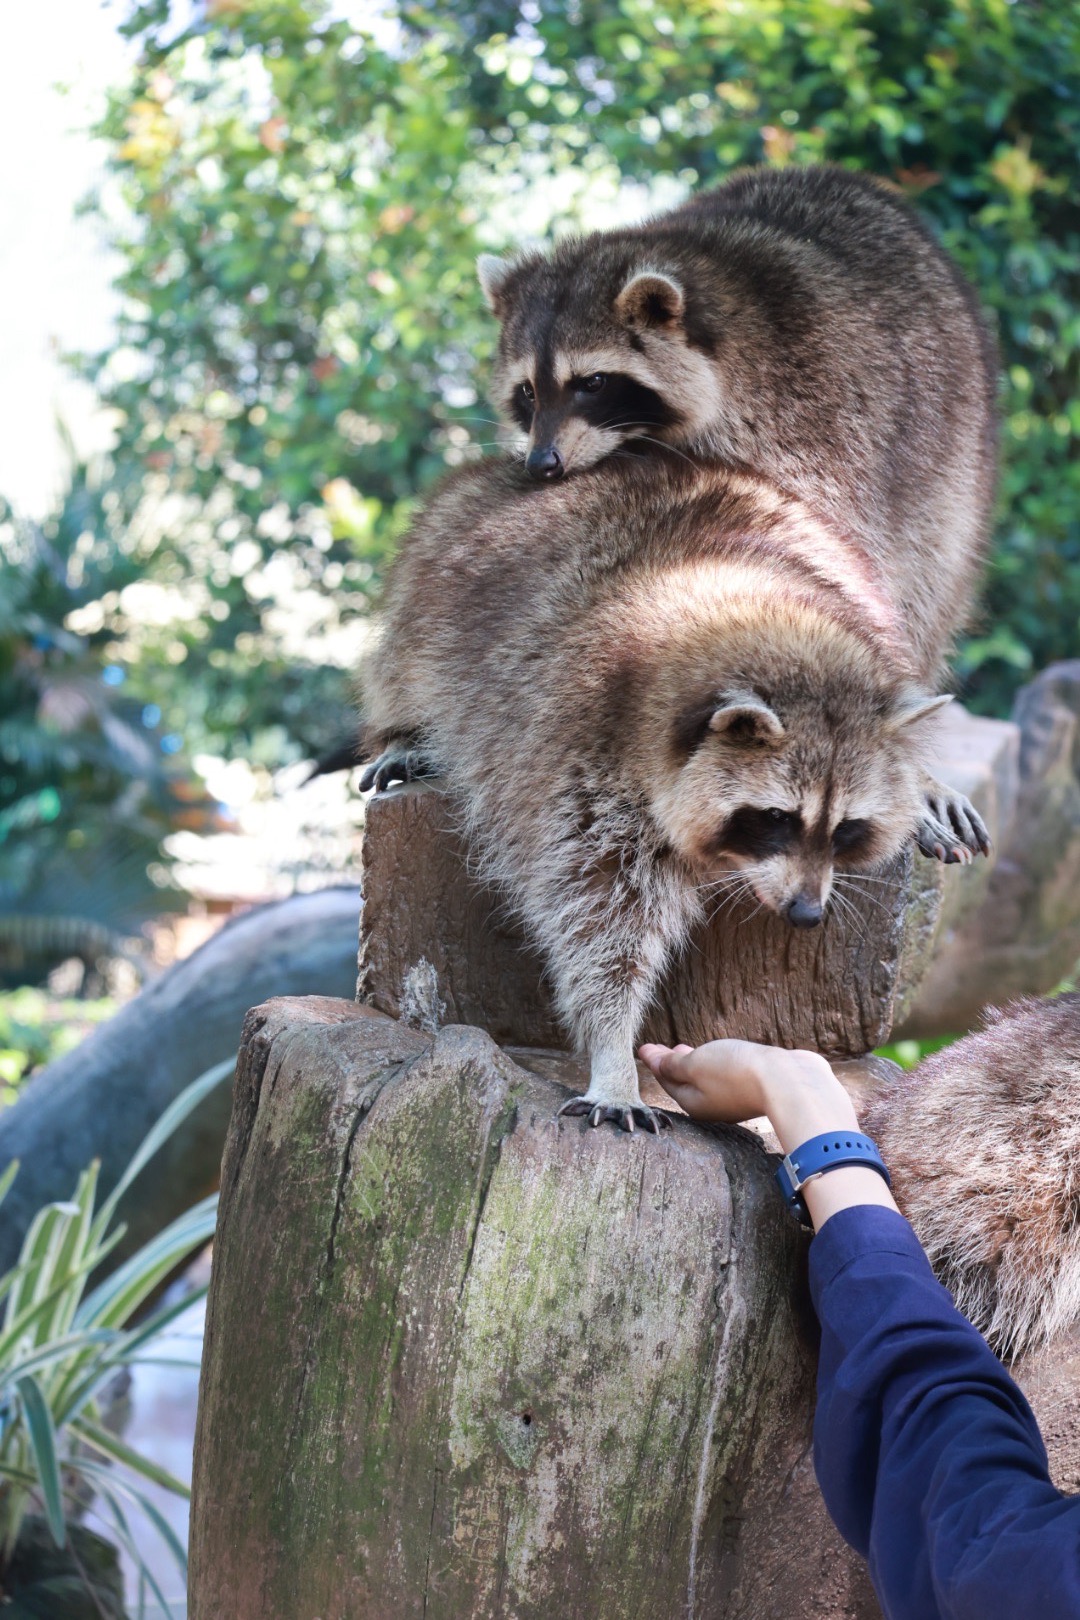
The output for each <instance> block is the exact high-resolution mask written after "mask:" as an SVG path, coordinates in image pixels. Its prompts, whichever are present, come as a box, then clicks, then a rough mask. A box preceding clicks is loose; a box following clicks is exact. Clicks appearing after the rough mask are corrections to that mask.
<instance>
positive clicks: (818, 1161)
mask: <svg viewBox="0 0 1080 1620" xmlns="http://www.w3.org/2000/svg"><path fill="white" fill-rule="evenodd" d="M847 1164H861V1165H863V1166H865V1168H866V1169H867V1170H876V1171H877V1173H878V1175H879V1176H884V1178H885V1185H886V1186H888V1187H891V1186H892V1181H891V1179H890V1177H889V1172H888V1170H887V1169H886V1168H885V1160H884V1159H883V1158H882V1157H881V1154H880V1153H879V1152H878V1150H877V1148H876V1147H875V1146H874V1144H873V1142H871V1140H870V1138H869V1137H868V1136H863V1135H862V1134H861V1133H860V1132H859V1131H830V1132H829V1133H828V1135H826V1136H812V1137H811V1138H810V1140H809V1141H808V1142H804V1143H803V1144H802V1146H801V1147H797V1148H796V1149H795V1150H794V1152H792V1153H789V1154H788V1155H787V1157H786V1158H784V1159H781V1161H780V1168H779V1169H778V1170H777V1172H776V1180H777V1185H778V1186H779V1188H780V1191H781V1192H782V1193H783V1195H784V1202H785V1204H786V1205H787V1207H788V1209H790V1211H791V1213H792V1214H793V1215H794V1216H796V1217H797V1218H798V1219H799V1220H800V1221H801V1222H802V1223H803V1225H804V1226H812V1225H813V1222H812V1221H811V1219H810V1212H809V1210H808V1209H807V1207H806V1200H805V1199H804V1198H803V1196H802V1190H801V1189H802V1188H803V1187H805V1186H806V1183H807V1182H808V1181H812V1180H813V1179H814V1177H815V1176H823V1175H825V1174H826V1173H827V1172H828V1171H830V1170H840V1169H842V1168H843V1166H844V1165H847Z"/></svg>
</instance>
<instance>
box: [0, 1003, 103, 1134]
mask: <svg viewBox="0 0 1080 1620" xmlns="http://www.w3.org/2000/svg"><path fill="white" fill-rule="evenodd" d="M115 1011H116V1003H115V1002H113V1001H110V1000H109V999H108V998H107V997H103V998H101V999H100V1000H97V1001H74V1000H70V999H64V998H60V997H56V996H50V995H49V994H47V992H46V991H44V990H38V989H35V988H34V987H33V986H32V985H22V986H20V988H19V989H18V990H8V991H0V1103H4V1104H6V1103H9V1102H13V1101H14V1100H15V1097H16V1095H17V1093H18V1090H19V1087H20V1086H21V1084H22V1082H23V1081H24V1080H25V1079H26V1078H27V1076H28V1075H29V1074H31V1073H32V1071H33V1070H34V1069H38V1068H41V1067H42V1066H43V1065H44V1064H46V1063H51V1062H52V1060H53V1058H57V1057H62V1056H63V1054H64V1053H65V1052H70V1051H72V1050H73V1049H74V1048H75V1047H76V1046H78V1044H79V1042H80V1041H81V1040H82V1038H83V1036H84V1035H88V1034H89V1033H90V1031H91V1029H92V1028H93V1027H94V1026H95V1025H96V1024H100V1023H103V1022H104V1021H105V1019H106V1018H111V1017H112V1015H113V1013H114V1012H115Z"/></svg>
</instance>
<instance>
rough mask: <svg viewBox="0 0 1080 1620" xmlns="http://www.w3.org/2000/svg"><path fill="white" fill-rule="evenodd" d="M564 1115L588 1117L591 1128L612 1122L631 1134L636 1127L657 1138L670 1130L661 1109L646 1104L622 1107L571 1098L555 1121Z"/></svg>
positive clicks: (665, 1115) (585, 1098)
mask: <svg viewBox="0 0 1080 1620" xmlns="http://www.w3.org/2000/svg"><path fill="white" fill-rule="evenodd" d="M564 1114H566V1115H567V1116H569V1117H583V1116H584V1115H586V1114H587V1115H588V1116H589V1124H590V1125H592V1126H596V1125H603V1124H604V1123H605V1121H607V1120H609V1119H610V1120H612V1121H613V1122H614V1123H615V1124H616V1125H618V1126H619V1128H620V1130H624V1131H630V1132H633V1130H634V1129H635V1127H636V1126H637V1125H640V1126H641V1128H642V1130H645V1131H651V1132H652V1134H653V1135H654V1136H659V1135H660V1132H661V1131H669V1130H670V1129H671V1120H670V1119H669V1118H668V1116H667V1114H666V1113H665V1112H664V1110H663V1109H662V1108H650V1107H649V1106H648V1105H647V1104H646V1103H635V1104H633V1105H632V1106H630V1107H622V1106H621V1105H619V1104H613V1103H598V1102H594V1101H592V1099H591V1098H589V1097H571V1098H570V1101H569V1102H565V1103H563V1105H562V1107H561V1108H560V1109H559V1112H558V1113H557V1114H556V1116H555V1117H556V1119H561V1118H562V1117H563V1115H564Z"/></svg>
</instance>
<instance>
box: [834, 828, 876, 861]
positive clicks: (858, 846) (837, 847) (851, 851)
mask: <svg viewBox="0 0 1080 1620" xmlns="http://www.w3.org/2000/svg"><path fill="white" fill-rule="evenodd" d="M870 833H871V827H870V823H869V822H868V821H858V820H851V821H839V822H837V824H836V826H835V827H834V828H833V835H832V847H833V853H834V854H835V855H857V854H859V853H860V852H861V851H863V850H864V849H865V848H866V847H867V846H868V845H869V843H870Z"/></svg>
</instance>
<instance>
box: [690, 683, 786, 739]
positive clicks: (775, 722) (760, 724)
mask: <svg viewBox="0 0 1080 1620" xmlns="http://www.w3.org/2000/svg"><path fill="white" fill-rule="evenodd" d="M708 730H709V731H712V732H715V733H716V735H717V736H718V737H722V738H723V739H724V741H725V742H728V743H734V744H736V745H737V746H739V747H755V746H756V747H761V746H762V745H764V746H765V747H768V748H775V747H776V746H777V744H779V743H782V742H783V740H784V738H785V736H786V735H787V733H786V732H785V730H784V727H783V725H782V723H781V721H780V716H779V715H778V714H775V713H774V712H773V710H772V709H770V708H769V705H768V704H767V703H766V702H765V701H764V699H763V698H759V697H758V696H757V694H756V693H754V692H748V693H745V694H743V693H739V694H738V695H737V696H733V697H728V698H725V699H724V700H722V703H721V707H720V708H718V709H714V710H713V712H712V714H711V715H710V717H709V724H708Z"/></svg>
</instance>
